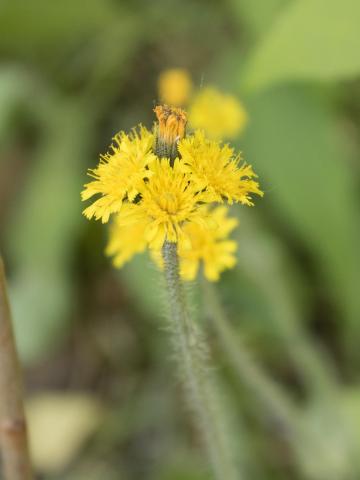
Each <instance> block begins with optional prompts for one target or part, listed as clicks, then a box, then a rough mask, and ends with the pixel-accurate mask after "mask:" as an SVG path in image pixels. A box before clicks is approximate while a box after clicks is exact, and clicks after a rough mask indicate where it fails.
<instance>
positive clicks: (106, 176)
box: [81, 126, 156, 223]
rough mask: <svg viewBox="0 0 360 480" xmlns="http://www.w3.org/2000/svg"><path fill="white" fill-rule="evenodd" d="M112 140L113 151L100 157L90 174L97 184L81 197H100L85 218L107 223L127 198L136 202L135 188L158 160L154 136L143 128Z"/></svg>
mask: <svg viewBox="0 0 360 480" xmlns="http://www.w3.org/2000/svg"><path fill="white" fill-rule="evenodd" d="M113 140H114V141H115V144H113V145H112V146H111V147H110V148H111V151H110V152H108V153H105V155H101V156H100V163H99V165H98V166H97V167H96V168H95V169H94V170H90V171H89V172H90V173H89V175H90V176H92V177H94V178H95V180H94V181H92V182H90V183H88V184H86V185H85V189H84V190H83V192H82V194H81V197H82V199H83V200H87V199H88V198H90V197H92V196H93V195H97V194H100V195H101V196H100V198H98V199H97V200H96V201H95V202H94V203H93V204H92V205H90V206H89V207H88V208H86V209H85V210H84V215H85V216H86V217H87V218H88V219H91V218H92V217H95V218H96V220H99V219H100V218H101V220H102V222H103V223H106V222H108V220H109V217H110V214H112V213H116V212H119V211H120V209H121V206H122V203H123V201H124V199H125V198H127V199H128V200H129V201H132V200H134V198H135V197H136V195H137V194H138V190H137V189H136V185H137V184H138V182H139V180H142V179H143V178H147V177H148V176H149V175H150V174H151V172H150V170H148V168H147V167H148V166H149V165H150V164H151V163H152V162H153V161H154V159H155V158H156V157H155V155H154V153H153V152H152V146H153V143H154V135H153V134H152V133H151V132H149V131H148V130H147V129H146V128H144V127H141V126H140V127H139V129H138V131H137V130H135V129H134V130H133V131H132V133H131V134H130V135H127V134H126V133H124V132H120V133H118V134H117V135H116V136H115V137H114V138H113Z"/></svg>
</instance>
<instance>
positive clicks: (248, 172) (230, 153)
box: [179, 131, 263, 205]
mask: <svg viewBox="0 0 360 480" xmlns="http://www.w3.org/2000/svg"><path fill="white" fill-rule="evenodd" d="M179 152H180V154H181V157H182V160H183V162H184V164H185V165H186V166H187V168H188V170H189V171H190V172H191V174H192V180H193V181H194V182H195V183H196V184H197V186H198V189H199V190H202V191H203V198H204V199H205V201H207V202H223V199H224V198H225V199H226V200H227V201H228V202H229V203H230V204H231V203H233V202H240V203H242V204H245V205H253V203H252V200H251V197H250V194H251V193H256V194H258V195H261V196H262V195H263V192H262V191H261V190H260V189H259V184H258V183H257V182H255V181H254V180H252V179H253V178H254V177H256V175H255V173H254V172H253V170H252V168H251V166H250V165H246V164H243V165H241V166H240V165H239V161H240V157H239V156H234V150H233V149H232V148H230V147H229V146H228V145H223V146H222V145H221V144H220V143H219V142H216V141H210V140H207V139H206V138H205V135H204V133H203V132H201V131H196V132H195V134H194V135H191V136H189V137H186V138H184V139H183V140H181V141H180V142H179Z"/></svg>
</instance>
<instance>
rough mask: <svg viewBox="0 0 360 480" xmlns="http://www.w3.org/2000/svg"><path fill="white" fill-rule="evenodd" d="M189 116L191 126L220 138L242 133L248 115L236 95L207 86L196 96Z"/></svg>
mask: <svg viewBox="0 0 360 480" xmlns="http://www.w3.org/2000/svg"><path fill="white" fill-rule="evenodd" d="M188 118H189V124H190V127H191V128H193V129H200V130H204V131H205V133H206V135H207V136H208V137H209V138H211V139H213V140H220V139H222V138H234V137H236V136H237V135H238V134H239V133H241V132H242V131H243V129H244V127H245V125H246V123H247V119H248V116H247V113H246V110H245V108H244V107H243V105H242V104H241V103H240V102H239V100H238V99H237V98H236V97H235V96H234V95H228V94H224V93H222V92H220V91H219V90H217V89H216V88H214V87H206V88H204V89H202V90H200V92H199V93H197V94H196V95H195V96H194V98H193V101H192V102H191V105H190V108H189V115H188Z"/></svg>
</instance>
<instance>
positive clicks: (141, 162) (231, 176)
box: [82, 106, 262, 280]
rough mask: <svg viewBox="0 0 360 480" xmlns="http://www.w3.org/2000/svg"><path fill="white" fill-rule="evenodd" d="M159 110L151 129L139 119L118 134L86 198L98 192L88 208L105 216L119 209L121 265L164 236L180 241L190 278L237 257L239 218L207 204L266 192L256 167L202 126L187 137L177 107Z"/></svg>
mask: <svg viewBox="0 0 360 480" xmlns="http://www.w3.org/2000/svg"><path fill="white" fill-rule="evenodd" d="M155 113H156V115H157V118H158V124H157V125H156V126H155V127H154V133H151V132H149V131H148V130H146V129H145V128H143V127H139V129H138V130H133V131H132V133H131V134H130V135H127V134H125V133H124V132H121V133H119V134H118V135H116V136H115V137H114V140H115V144H114V145H112V147H111V151H110V152H109V153H107V154H105V155H103V156H101V160H100V163H99V165H98V166H97V167H96V168H95V169H94V170H91V175H92V176H93V177H94V180H93V181H92V182H90V183H88V184H86V185H85V189H84V191H83V192H82V198H83V200H87V199H89V198H90V197H92V196H93V195H99V198H97V199H96V200H95V201H94V203H93V204H92V205H90V206H89V207H87V208H86V209H85V210H84V214H85V215H86V216H87V217H88V218H92V217H95V218H96V219H101V220H102V221H103V222H107V221H108V220H109V217H110V215H111V214H113V213H116V214H117V216H116V221H115V223H114V224H113V226H112V228H111V230H110V240H109V244H108V246H107V250H106V252H107V254H108V255H111V256H113V257H114V263H115V265H116V266H118V267H121V266H122V265H123V264H124V263H125V262H126V261H128V260H130V259H131V258H132V256H133V255H135V254H136V253H139V252H142V251H144V250H145V249H146V248H150V250H152V251H155V252H159V251H160V250H161V249H162V247H163V245H164V243H165V242H166V241H167V242H172V243H177V244H178V247H177V248H178V251H179V254H180V257H181V265H182V267H181V268H182V275H183V276H184V277H185V278H189V279H190V278H193V277H194V276H195V274H196V271H197V269H198V266H199V263H200V262H203V264H204V271H205V275H206V276H207V277H208V278H209V279H211V280H216V279H217V278H218V277H219V274H220V273H221V272H222V271H223V270H224V269H226V268H230V267H231V266H232V265H233V264H234V262H235V258H234V256H233V252H234V251H235V247H236V245H235V243H234V242H232V241H229V240H227V239H226V237H227V235H228V234H229V233H230V231H231V230H232V229H233V228H234V227H235V225H236V220H234V219H229V218H227V217H226V212H227V211H226V208H225V207H219V208H215V209H212V208H210V207H209V205H208V204H212V203H214V202H218V203H224V202H225V201H227V202H228V203H234V202H240V203H243V204H247V205H252V200H251V194H253V193H254V194H258V195H262V192H261V190H260V189H259V185H258V183H257V182H256V181H254V177H256V175H255V173H254V172H253V170H252V168H251V166H249V165H240V164H239V156H236V155H234V152H233V150H232V149H231V148H230V147H229V146H228V145H221V144H220V143H219V142H216V141H211V140H208V139H206V137H205V135H204V133H203V132H201V131H197V132H195V133H194V134H193V135H190V136H188V137H186V136H185V127H186V121H187V118H186V114H185V112H184V111H183V110H181V109H180V108H174V107H168V106H159V107H156V108H155Z"/></svg>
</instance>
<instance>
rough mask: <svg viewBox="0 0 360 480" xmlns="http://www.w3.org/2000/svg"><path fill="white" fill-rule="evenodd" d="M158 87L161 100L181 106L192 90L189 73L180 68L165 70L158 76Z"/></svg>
mask: <svg viewBox="0 0 360 480" xmlns="http://www.w3.org/2000/svg"><path fill="white" fill-rule="evenodd" d="M158 88H159V96H160V99H161V101H162V102H164V103H167V104H169V105H173V106H174V107H181V106H182V105H185V104H186V102H187V100H188V98H189V96H190V93H191V90H192V82H191V78H190V75H189V74H188V72H187V71H186V70H183V69H181V68H172V69H169V70H165V71H164V72H162V73H161V74H160V76H159V81H158Z"/></svg>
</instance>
